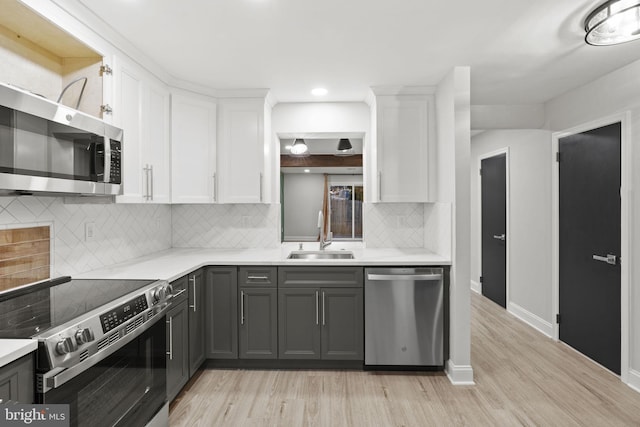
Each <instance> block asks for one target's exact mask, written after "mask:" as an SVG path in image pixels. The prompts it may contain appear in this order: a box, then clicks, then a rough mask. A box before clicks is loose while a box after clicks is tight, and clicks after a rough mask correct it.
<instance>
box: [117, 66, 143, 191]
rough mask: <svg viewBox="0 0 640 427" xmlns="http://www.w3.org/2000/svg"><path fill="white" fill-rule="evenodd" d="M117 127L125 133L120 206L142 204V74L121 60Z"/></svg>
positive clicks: (118, 69) (118, 79)
mask: <svg viewBox="0 0 640 427" xmlns="http://www.w3.org/2000/svg"><path fill="white" fill-rule="evenodd" d="M113 72H114V79H113V80H114V85H115V89H114V96H113V98H114V99H113V104H114V105H113V120H114V124H115V125H116V126H118V127H120V128H122V130H123V140H122V195H121V196H118V197H117V201H118V203H142V202H143V201H144V200H145V196H146V194H145V193H143V191H144V189H145V188H146V187H145V185H146V183H145V182H143V176H144V173H145V171H144V170H143V166H142V138H143V136H142V100H143V98H144V95H143V78H142V72H141V70H139V69H138V68H137V67H135V66H134V65H133V64H130V63H129V62H127V61H125V60H123V59H122V58H121V57H117V58H114V64H113Z"/></svg>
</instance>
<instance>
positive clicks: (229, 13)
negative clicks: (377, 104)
mask: <svg viewBox="0 0 640 427" xmlns="http://www.w3.org/2000/svg"><path fill="white" fill-rule="evenodd" d="M79 1H80V2H81V3H82V4H84V5H85V6H86V7H87V8H88V9H90V10H91V11H93V12H94V13H95V14H96V15H98V16H99V17H100V18H101V19H103V20H104V21H105V22H107V23H108V24H109V25H111V26H112V27H113V29H115V30H116V31H117V32H119V33H120V34H121V35H123V36H124V37H126V38H127V39H129V40H130V41H131V42H132V43H133V44H134V45H135V46H136V47H137V48H139V49H140V50H141V51H142V52H144V53H145V54H146V55H148V56H149V58H151V59H152V60H153V61H155V62H156V63H157V64H159V65H160V66H161V67H163V68H164V69H165V70H166V71H167V72H168V73H169V74H170V75H171V76H172V77H174V78H175V79H177V80H183V81H187V82H190V83H195V84H199V85H204V86H207V87H211V88H216V89H237V88H270V89H271V92H272V94H273V95H274V96H275V98H276V100H277V101H280V102H294V101H361V100H364V99H365V97H366V95H367V93H368V88H369V87H371V86H386V85H392V86H396V85H412V86H414V85H427V86H432V85H436V84H437V83H438V82H439V81H440V80H441V79H442V78H443V77H444V76H445V75H446V74H447V72H448V71H449V70H450V69H451V68H452V67H453V66H456V65H468V66H470V67H471V88H472V90H471V97H472V99H471V101H472V103H473V104H529V103H540V102H544V101H547V100H549V99H551V98H553V97H555V96H557V95H559V94H561V93H563V92H566V91H567V90H569V89H571V88H574V87H577V86H580V85H582V84H585V83H587V82H589V81H591V80H593V79H595V78H597V77H598V76H600V75H603V74H606V73H608V72H610V71H613V70H615V69H617V68H620V67H621V66H624V65H626V64H628V63H631V62H633V61H634V60H636V59H639V58H640V41H636V42H631V43H627V44H625V45H620V46H613V47H593V46H588V45H586V44H585V43H584V30H583V22H584V19H585V17H586V16H587V15H588V13H589V12H590V11H591V10H592V9H594V8H595V7H596V6H597V5H598V4H599V3H600V2H601V1H604V0H601V1H598V0H588V1H580V0H483V1H478V0H458V1H443V0H321V1H318V0H180V1H174V0H111V1H104V0H79ZM316 86H324V87H326V88H327V89H328V90H329V94H328V95H327V96H325V97H323V98H315V97H313V96H312V95H310V93H309V92H310V90H311V89H312V88H313V87H316Z"/></svg>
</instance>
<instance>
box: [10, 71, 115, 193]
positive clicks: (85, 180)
mask: <svg viewBox="0 0 640 427" xmlns="http://www.w3.org/2000/svg"><path fill="white" fill-rule="evenodd" d="M121 164H122V130H121V129H118V128H116V127H114V126H111V125H109V124H108V123H105V122H103V121H102V120H100V119H97V118H95V117H92V116H89V115H87V114H84V113H82V112H80V111H77V110H74V109H72V108H69V107H66V106H64V105H60V104H58V103H56V102H53V101H50V100H48V99H45V98H43V97H41V96H38V95H34V94H32V93H30V92H27V91H25V90H22V89H19V88H16V87H13V86H10V85H5V84H2V83H0V195H14V194H52V195H59V194H76V195H118V194H120V193H121V184H122V173H121Z"/></svg>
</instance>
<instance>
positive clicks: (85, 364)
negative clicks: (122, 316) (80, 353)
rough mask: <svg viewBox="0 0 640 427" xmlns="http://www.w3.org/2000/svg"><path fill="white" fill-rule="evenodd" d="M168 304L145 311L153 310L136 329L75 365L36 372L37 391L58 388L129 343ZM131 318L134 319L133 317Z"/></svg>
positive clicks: (162, 315)
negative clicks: (151, 314)
mask: <svg viewBox="0 0 640 427" xmlns="http://www.w3.org/2000/svg"><path fill="white" fill-rule="evenodd" d="M169 306H170V304H161V305H158V306H155V307H153V308H152V309H151V310H148V311H146V312H145V313H144V316H146V317H147V318H148V316H149V312H153V316H152V317H151V318H150V319H148V320H147V321H146V322H144V323H143V324H142V326H140V327H138V328H137V329H134V330H133V331H132V332H130V333H128V334H126V335H125V336H121V337H120V339H118V340H117V341H116V343H117V344H115V343H114V345H110V346H108V347H107V348H105V349H104V350H102V351H100V352H98V353H95V354H93V355H91V356H89V357H88V358H86V359H85V360H83V361H82V362H80V363H78V364H77V365H74V366H71V367H69V368H66V369H65V368H56V369H52V370H51V371H49V372H46V373H44V374H38V381H37V385H38V392H39V393H46V392H47V391H49V390H51V389H54V388H58V387H60V386H62V385H63V384H65V383H67V382H69V381H71V380H72V379H74V378H75V377H77V376H78V375H80V374H81V373H83V372H84V371H86V370H87V369H89V368H90V367H92V366H93V365H95V364H96V363H98V362H100V361H101V360H103V359H105V358H107V357H109V356H111V355H112V354H113V353H115V352H116V351H118V350H119V349H121V348H122V347H124V346H125V345H127V344H129V343H130V342H131V341H133V340H134V339H136V338H137V337H139V336H140V335H141V334H142V333H143V332H145V331H146V330H148V329H150V328H151V327H152V326H154V325H155V324H156V323H157V322H158V321H159V320H160V319H161V318H163V317H164V314H165V312H166V311H167V309H168V308H169ZM133 319H135V317H134V318H133ZM164 322H166V320H165V321H163V325H164ZM125 329H126V326H124V327H121V328H119V329H118V333H119V334H120V333H121V332H122V331H123V330H125Z"/></svg>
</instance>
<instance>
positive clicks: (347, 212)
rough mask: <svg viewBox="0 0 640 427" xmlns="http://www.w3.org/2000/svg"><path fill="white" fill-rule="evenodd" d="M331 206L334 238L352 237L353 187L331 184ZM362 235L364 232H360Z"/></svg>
mask: <svg viewBox="0 0 640 427" xmlns="http://www.w3.org/2000/svg"><path fill="white" fill-rule="evenodd" d="M329 197H330V205H329V206H331V232H332V233H333V238H334V239H351V238H352V236H353V228H352V218H353V215H352V212H353V206H352V205H353V203H352V197H353V194H352V187H351V186H341V185H339V186H338V185H336V186H331V189H330V190H329ZM360 235H361V236H362V233H360Z"/></svg>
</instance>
